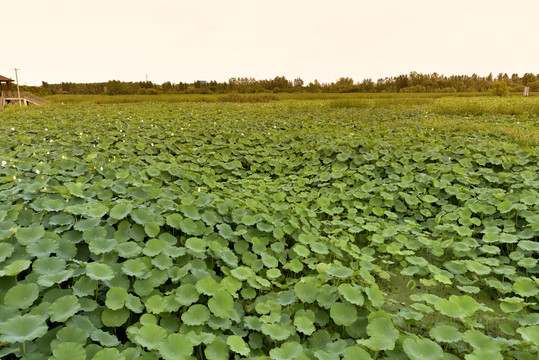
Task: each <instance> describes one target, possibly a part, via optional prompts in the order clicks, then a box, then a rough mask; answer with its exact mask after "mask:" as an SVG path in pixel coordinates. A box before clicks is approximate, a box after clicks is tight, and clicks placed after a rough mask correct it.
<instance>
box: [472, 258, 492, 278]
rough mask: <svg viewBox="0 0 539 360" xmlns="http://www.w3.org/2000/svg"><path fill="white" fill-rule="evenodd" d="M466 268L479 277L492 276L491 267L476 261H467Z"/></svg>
mask: <svg viewBox="0 0 539 360" xmlns="http://www.w3.org/2000/svg"><path fill="white" fill-rule="evenodd" d="M466 267H467V268H468V270H470V271H472V272H474V273H476V274H479V275H487V274H490V271H491V269H490V267H488V266H486V265H483V264H481V263H479V262H477V261H475V260H468V261H466Z"/></svg>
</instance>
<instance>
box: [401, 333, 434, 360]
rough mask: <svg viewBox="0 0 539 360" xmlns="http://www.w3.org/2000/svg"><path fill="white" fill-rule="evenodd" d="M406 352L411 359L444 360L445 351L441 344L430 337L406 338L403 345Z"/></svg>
mask: <svg viewBox="0 0 539 360" xmlns="http://www.w3.org/2000/svg"><path fill="white" fill-rule="evenodd" d="M402 348H403V350H404V352H405V353H406V355H408V357H409V358H410V360H442V359H443V358H444V351H443V350H442V348H441V347H440V345H438V344H436V343H435V342H434V341H432V340H429V339H412V338H408V339H406V340H404V342H403V346H402Z"/></svg>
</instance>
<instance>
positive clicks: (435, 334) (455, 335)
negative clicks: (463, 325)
mask: <svg viewBox="0 0 539 360" xmlns="http://www.w3.org/2000/svg"><path fill="white" fill-rule="evenodd" d="M429 335H430V337H432V338H433V339H434V340H436V341H438V342H447V343H454V342H458V341H460V340H462V334H461V333H460V332H459V330H458V329H457V328H456V327H454V326H451V325H436V326H435V327H433V328H432V329H430V331H429Z"/></svg>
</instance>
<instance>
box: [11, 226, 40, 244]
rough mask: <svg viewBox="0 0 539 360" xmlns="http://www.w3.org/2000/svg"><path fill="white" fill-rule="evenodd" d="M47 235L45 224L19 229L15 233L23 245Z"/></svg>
mask: <svg viewBox="0 0 539 360" xmlns="http://www.w3.org/2000/svg"><path fill="white" fill-rule="evenodd" d="M44 235H45V228H44V227H43V226H32V227H29V228H21V229H18V230H17V232H16V233H15V237H16V238H17V240H18V241H19V244H21V245H31V244H34V243H36V242H37V241H38V240H39V239H41V238H42V237H43V236H44Z"/></svg>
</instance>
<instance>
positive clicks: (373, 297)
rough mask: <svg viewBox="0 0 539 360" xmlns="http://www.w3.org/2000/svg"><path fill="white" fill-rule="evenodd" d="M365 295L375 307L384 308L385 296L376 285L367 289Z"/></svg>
mask: <svg viewBox="0 0 539 360" xmlns="http://www.w3.org/2000/svg"><path fill="white" fill-rule="evenodd" d="M365 293H366V294H367V297H368V298H369V300H370V301H371V303H372V305H373V306H374V307H376V308H381V307H382V306H384V302H385V300H384V295H383V294H382V292H381V291H380V289H379V288H378V286H377V285H376V284H373V285H371V286H369V287H368V288H365Z"/></svg>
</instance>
